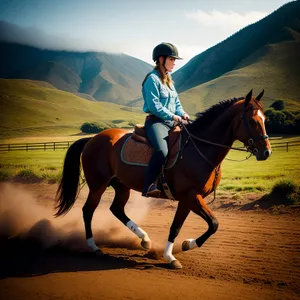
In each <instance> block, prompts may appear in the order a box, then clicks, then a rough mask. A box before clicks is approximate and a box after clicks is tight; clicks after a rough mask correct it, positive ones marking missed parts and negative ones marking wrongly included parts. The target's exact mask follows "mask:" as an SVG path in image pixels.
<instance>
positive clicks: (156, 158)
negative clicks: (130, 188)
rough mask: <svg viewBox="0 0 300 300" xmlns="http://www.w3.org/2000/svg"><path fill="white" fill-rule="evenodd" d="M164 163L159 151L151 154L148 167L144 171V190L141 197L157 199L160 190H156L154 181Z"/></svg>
mask: <svg viewBox="0 0 300 300" xmlns="http://www.w3.org/2000/svg"><path fill="white" fill-rule="evenodd" d="M164 163H165V157H164V155H163V153H162V152H161V151H156V152H154V153H153V155H152V157H151V159H150V161H149V164H148V167H147V169H146V175H145V181H144V188H143V192H142V196H145V197H158V196H159V194H160V190H159V189H158V188H157V185H156V183H155V182H156V180H157V178H158V176H159V174H160V172H161V169H162V166H163V164H164Z"/></svg>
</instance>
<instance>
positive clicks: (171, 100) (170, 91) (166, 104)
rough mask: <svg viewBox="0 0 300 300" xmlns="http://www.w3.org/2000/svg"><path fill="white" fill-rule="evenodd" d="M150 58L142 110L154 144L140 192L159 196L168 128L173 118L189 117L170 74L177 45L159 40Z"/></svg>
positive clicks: (177, 119) (150, 138)
mask: <svg viewBox="0 0 300 300" xmlns="http://www.w3.org/2000/svg"><path fill="white" fill-rule="evenodd" d="M152 59H153V61H154V62H155V64H156V66H155V67H154V69H153V70H152V71H151V72H150V73H149V74H147V75H146V77H145V79H144V81H143V83H142V93H143V97H144V106H143V111H144V112H145V113H148V116H147V117H146V121H145V131H146V136H147V138H148V139H149V141H150V143H151V145H152V147H153V148H154V152H153V155H152V157H151V159H150V162H149V164H148V167H147V169H146V177H145V182H144V188H143V192H142V195H143V196H145V197H158V196H159V194H160V190H159V189H158V188H157V185H156V180H157V177H158V176H159V174H160V171H161V169H162V166H163V165H164V163H165V160H166V157H167V154H168V135H169V130H170V129H171V128H172V127H173V126H174V123H175V122H181V121H182V119H184V120H189V115H188V114H187V113H186V112H185V111H184V110H183V108H182V106H181V103H180V100H179V98H178V94H177V92H176V90H175V87H174V84H173V81H172V79H171V76H170V74H169V72H172V70H173V68H174V66H175V60H176V59H182V58H180V57H179V56H178V50H177V48H176V47H175V46H174V45H173V44H171V43H161V44H159V45H157V46H156V47H155V48H154V49H153V53H152Z"/></svg>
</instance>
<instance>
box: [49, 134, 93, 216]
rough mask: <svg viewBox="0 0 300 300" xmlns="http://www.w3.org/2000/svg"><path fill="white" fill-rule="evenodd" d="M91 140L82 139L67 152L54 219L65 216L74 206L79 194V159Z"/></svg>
mask: <svg viewBox="0 0 300 300" xmlns="http://www.w3.org/2000/svg"><path fill="white" fill-rule="evenodd" d="M90 139H91V138H83V139H80V140H78V141H76V142H75V143H73V144H72V145H71V146H70V148H69V149H68V151H67V154H66V157H65V161H64V167H63V174H62V178H61V180H60V184H59V187H58V190H57V192H56V197H55V201H56V206H55V209H57V212H56V213H55V217H58V216H61V215H63V214H66V213H67V212H68V211H69V210H70V209H71V208H72V206H73V205H74V203H75V200H76V198H77V196H78V193H79V189H78V186H79V178H80V171H81V164H80V157H81V152H82V150H83V148H84V146H85V144H86V143H87V142H88V141H89V140H90Z"/></svg>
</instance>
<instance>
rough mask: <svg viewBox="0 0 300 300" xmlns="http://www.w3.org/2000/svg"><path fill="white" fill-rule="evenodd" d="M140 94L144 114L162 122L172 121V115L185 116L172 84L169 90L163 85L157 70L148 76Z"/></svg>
mask: <svg viewBox="0 0 300 300" xmlns="http://www.w3.org/2000/svg"><path fill="white" fill-rule="evenodd" d="M142 94H143V97H144V106H143V111H144V112H145V113H151V114H153V115H155V116H157V117H159V118H161V119H162V120H172V119H173V116H174V114H175V115H178V116H180V117H182V116H183V115H184V114H185V112H184V110H183V108H182V106H181V103H180V100H179V98H178V94H177V92H176V90H175V87H174V85H173V83H171V87H170V88H169V87H168V85H166V84H163V83H162V82H161V80H160V75H159V73H158V71H157V70H153V71H152V72H151V73H150V74H149V75H148V77H147V79H146V80H145V82H144V84H143V87H142Z"/></svg>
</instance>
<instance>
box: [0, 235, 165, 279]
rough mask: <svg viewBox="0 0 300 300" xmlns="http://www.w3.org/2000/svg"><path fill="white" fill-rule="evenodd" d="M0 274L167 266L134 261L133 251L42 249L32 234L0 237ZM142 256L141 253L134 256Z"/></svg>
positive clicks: (21, 275) (0, 276)
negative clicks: (120, 253)
mask: <svg viewBox="0 0 300 300" xmlns="http://www.w3.org/2000/svg"><path fill="white" fill-rule="evenodd" d="M0 252H1V257H0V265H1V268H0V278H8V277H32V276H40V275H44V274H48V273H60V272H78V271H103V270H112V269H124V268H137V269H149V268H153V267H160V268H168V265H167V264H163V263H157V262H156V263H154V264H152V263H147V262H136V261H135V260H134V258H135V256H134V255H129V256H124V255H123V256H111V255H106V254H105V255H103V256H97V255H96V254H95V253H91V252H72V251H69V250H66V249H65V248H63V247H60V246H59V245H57V246H55V247H52V248H48V249H45V248H44V247H43V245H42V244H41V243H40V242H39V241H38V240H37V239H34V238H27V239H25V240H24V239H21V238H12V239H7V238H6V239H5V238H1V239H0ZM137 257H141V256H139V255H138V256H137Z"/></svg>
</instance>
